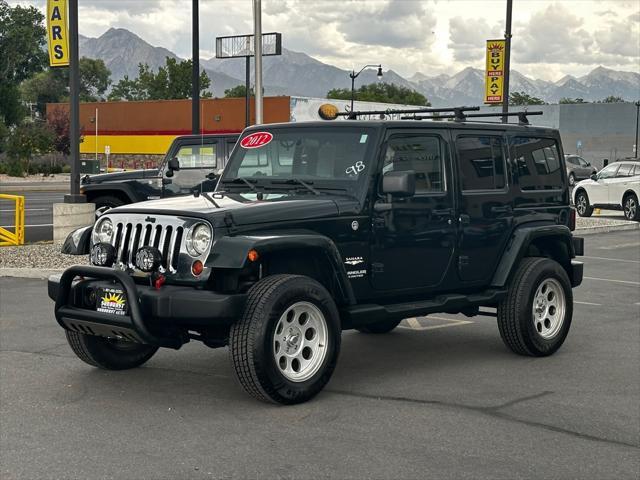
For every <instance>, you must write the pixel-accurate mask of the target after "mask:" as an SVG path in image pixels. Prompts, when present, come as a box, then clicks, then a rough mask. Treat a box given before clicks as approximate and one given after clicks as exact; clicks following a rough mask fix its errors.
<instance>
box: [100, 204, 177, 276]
mask: <svg viewBox="0 0 640 480" xmlns="http://www.w3.org/2000/svg"><path fill="white" fill-rule="evenodd" d="M116 219H117V217H115V215H114V216H113V217H112V220H113V221H114V229H115V233H114V236H113V240H112V245H113V247H114V248H115V250H116V252H117V253H116V263H117V264H119V265H120V266H124V267H126V268H130V269H132V268H135V265H134V262H135V257H136V252H137V251H138V249H139V248H140V247H146V246H150V247H155V248H157V249H158V250H160V252H161V253H162V270H164V271H168V272H169V273H176V272H177V271H178V259H179V257H180V248H181V246H182V239H183V237H184V227H183V226H181V225H170V224H165V223H164V222H161V223H157V224H156V223H149V222H145V221H135V220H133V221H131V220H132V219H126V220H124V221H116ZM141 220H142V219H141Z"/></svg>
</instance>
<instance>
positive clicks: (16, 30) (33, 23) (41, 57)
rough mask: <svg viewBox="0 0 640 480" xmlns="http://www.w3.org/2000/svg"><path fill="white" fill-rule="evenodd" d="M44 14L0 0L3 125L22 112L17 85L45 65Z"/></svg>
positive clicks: (0, 108)
mask: <svg viewBox="0 0 640 480" xmlns="http://www.w3.org/2000/svg"><path fill="white" fill-rule="evenodd" d="M45 34H46V30H45V28H44V16H43V15H42V14H41V13H40V12H39V11H38V10H37V9H36V8H34V7H21V6H19V5H18V6H15V7H13V8H12V7H10V6H9V5H8V3H7V2H6V1H5V0H0V116H2V117H4V122H5V123H6V124H7V125H15V124H17V123H19V122H20V120H21V119H22V117H23V116H24V114H25V111H24V109H23V108H21V104H20V96H19V94H18V85H19V84H20V82H22V81H23V80H25V79H27V78H29V77H30V76H32V75H33V74H34V73H37V72H40V71H42V70H43V69H44V68H45V66H46V64H47V54H46V52H45Z"/></svg>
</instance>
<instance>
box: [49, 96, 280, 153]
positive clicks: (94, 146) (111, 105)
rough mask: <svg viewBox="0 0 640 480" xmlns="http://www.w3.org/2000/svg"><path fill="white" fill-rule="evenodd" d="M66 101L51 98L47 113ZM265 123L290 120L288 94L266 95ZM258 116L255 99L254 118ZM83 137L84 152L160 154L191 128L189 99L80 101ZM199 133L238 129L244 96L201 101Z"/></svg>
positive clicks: (242, 122) (64, 106)
mask: <svg viewBox="0 0 640 480" xmlns="http://www.w3.org/2000/svg"><path fill="white" fill-rule="evenodd" d="M57 111H62V112H64V114H67V115H68V111H69V104H68V103H49V104H47V119H49V120H50V119H51V118H52V117H53V116H54V115H56V114H58V113H57ZM263 111H264V123H277V122H288V121H289V120H290V115H291V114H290V97H284V96H283V97H265V98H264V110H263ZM253 121H254V108H253V102H252V104H251V123H253ZM80 125H81V135H82V138H83V141H82V143H81V144H80V153H83V154H95V153H96V152H97V154H98V155H99V156H100V157H102V156H103V155H105V153H107V152H108V153H109V154H110V155H161V154H164V153H165V152H166V151H167V149H168V148H169V145H170V144H171V142H172V141H173V139H174V138H175V137H176V136H178V135H187V134H190V133H191V100H155V101H141V102H95V103H82V104H80ZM200 126H201V133H239V132H241V131H242V130H243V129H244V126H245V101H244V99H243V98H216V99H203V100H201V101H200Z"/></svg>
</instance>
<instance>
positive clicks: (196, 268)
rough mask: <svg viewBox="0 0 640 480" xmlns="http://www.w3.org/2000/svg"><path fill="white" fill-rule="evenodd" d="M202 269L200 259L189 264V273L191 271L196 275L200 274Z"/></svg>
mask: <svg viewBox="0 0 640 480" xmlns="http://www.w3.org/2000/svg"><path fill="white" fill-rule="evenodd" d="M203 270H204V265H202V262H201V261H200V260H196V261H195V262H193V265H191V273H193V274H194V275H195V276H196V277H197V276H198V275H200V274H201V273H202V271H203Z"/></svg>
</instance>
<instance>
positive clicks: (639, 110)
mask: <svg viewBox="0 0 640 480" xmlns="http://www.w3.org/2000/svg"><path fill="white" fill-rule="evenodd" d="M635 105H636V145H635V148H634V150H635V151H634V155H633V156H634V158H638V120H640V100H638V101H637V102H636V103H635ZM636 168H638V167H636Z"/></svg>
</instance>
